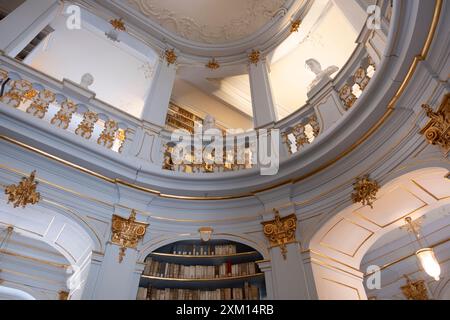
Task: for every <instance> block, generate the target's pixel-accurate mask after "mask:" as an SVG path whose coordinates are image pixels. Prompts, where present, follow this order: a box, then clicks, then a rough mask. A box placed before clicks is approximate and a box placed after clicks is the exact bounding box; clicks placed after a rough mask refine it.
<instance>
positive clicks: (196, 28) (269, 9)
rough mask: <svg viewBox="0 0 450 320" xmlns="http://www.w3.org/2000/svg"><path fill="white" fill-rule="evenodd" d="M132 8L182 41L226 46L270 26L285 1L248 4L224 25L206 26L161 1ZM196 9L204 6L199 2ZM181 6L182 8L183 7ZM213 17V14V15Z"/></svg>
mask: <svg viewBox="0 0 450 320" xmlns="http://www.w3.org/2000/svg"><path fill="white" fill-rule="evenodd" d="M127 2H128V3H129V4H130V5H132V6H133V8H135V9H137V10H139V12H140V13H142V14H143V15H145V16H146V17H149V18H150V19H153V20H155V21H156V22H157V23H158V24H160V25H161V26H162V27H164V28H166V29H167V30H169V31H170V32H174V33H176V34H178V35H180V36H181V37H183V38H185V39H188V40H192V41H196V42H202V43H226V42H230V41H235V40H239V39H242V38H244V37H246V36H249V35H250V34H251V33H253V32H255V31H257V30H258V29H259V28H261V27H262V26H263V25H264V24H266V23H268V22H269V21H270V20H271V19H272V17H274V16H275V15H276V13H277V11H278V10H280V9H281V8H282V6H283V4H284V3H286V0H246V1H243V2H244V6H245V8H244V10H238V11H236V12H235V14H236V15H235V16H230V17H229V20H228V21H227V22H226V23H225V24H217V25H213V24H205V23H203V22H202V21H199V20H200V19H199V17H193V16H188V15H185V14H183V13H182V12H181V10H180V11H178V12H176V11H175V10H171V9H168V8H167V7H166V6H164V7H163V6H162V4H163V3H162V1H159V0H128V1H127ZM197 2H198V3H197V5H201V3H199V1H197ZM180 6H182V4H180ZM210 14H214V13H210Z"/></svg>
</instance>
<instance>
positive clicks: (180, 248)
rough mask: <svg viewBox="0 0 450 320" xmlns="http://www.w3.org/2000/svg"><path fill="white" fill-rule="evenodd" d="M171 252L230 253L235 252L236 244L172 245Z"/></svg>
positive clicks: (194, 253) (196, 254)
mask: <svg viewBox="0 0 450 320" xmlns="http://www.w3.org/2000/svg"><path fill="white" fill-rule="evenodd" d="M172 253H173V254H178V255H188V256H213V255H231V254H235V253H236V245H233V244H219V245H195V244H194V245H185V244H183V245H174V246H173V251H172Z"/></svg>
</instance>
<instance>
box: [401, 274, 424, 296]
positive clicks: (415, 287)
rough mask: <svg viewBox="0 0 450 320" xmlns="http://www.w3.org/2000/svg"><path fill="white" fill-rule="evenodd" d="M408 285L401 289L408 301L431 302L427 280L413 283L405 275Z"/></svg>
mask: <svg viewBox="0 0 450 320" xmlns="http://www.w3.org/2000/svg"><path fill="white" fill-rule="evenodd" d="M405 278H406V285H405V286H403V287H401V289H402V293H403V295H404V296H405V298H406V299H407V300H429V299H430V298H429V297H428V290H427V287H426V285H425V280H418V281H412V280H411V279H409V277H408V276H406V275H405Z"/></svg>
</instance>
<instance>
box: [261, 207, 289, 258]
mask: <svg viewBox="0 0 450 320" xmlns="http://www.w3.org/2000/svg"><path fill="white" fill-rule="evenodd" d="M273 211H274V213H275V219H274V220H272V221H266V222H262V225H263V231H264V235H265V236H266V237H267V239H268V240H269V242H270V246H271V247H272V248H273V247H280V248H281V253H282V254H283V258H284V259H285V260H286V259H287V247H286V245H287V244H289V243H293V242H295V241H296V239H295V231H296V230H297V216H296V215H295V214H291V215H289V216H286V217H283V218H282V217H281V216H280V212H279V211H278V210H276V209H274V210H273Z"/></svg>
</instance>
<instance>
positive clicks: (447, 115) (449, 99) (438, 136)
mask: <svg viewBox="0 0 450 320" xmlns="http://www.w3.org/2000/svg"><path fill="white" fill-rule="evenodd" d="M422 108H423V109H424V110H425V112H426V114H427V117H428V118H430V121H429V122H428V124H427V125H426V126H425V127H424V128H423V129H422V130H421V131H420V133H421V134H423V135H424V136H425V139H426V140H427V141H428V143H430V144H432V145H437V146H439V147H440V148H441V149H442V152H443V154H444V156H445V157H447V156H448V154H449V152H450V95H446V96H445V98H444V100H443V102H442V104H441V106H440V107H439V109H438V110H437V111H436V112H434V111H433V109H432V108H431V107H430V106H429V105H426V104H425V105H423V106H422Z"/></svg>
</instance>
